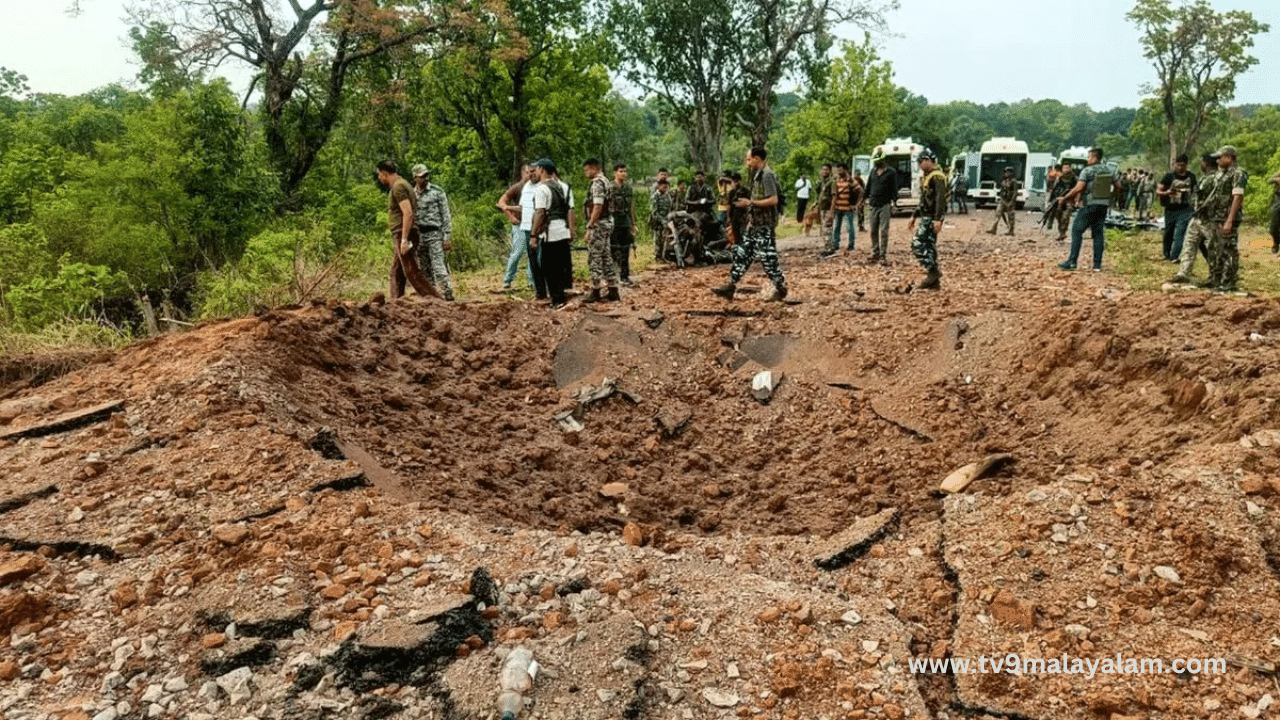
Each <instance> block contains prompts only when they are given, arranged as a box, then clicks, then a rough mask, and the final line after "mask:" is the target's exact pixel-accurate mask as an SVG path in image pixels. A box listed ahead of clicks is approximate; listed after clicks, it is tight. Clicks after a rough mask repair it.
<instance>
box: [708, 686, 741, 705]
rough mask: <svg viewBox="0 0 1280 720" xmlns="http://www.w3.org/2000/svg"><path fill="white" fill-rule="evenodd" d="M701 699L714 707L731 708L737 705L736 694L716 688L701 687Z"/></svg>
mask: <svg viewBox="0 0 1280 720" xmlns="http://www.w3.org/2000/svg"><path fill="white" fill-rule="evenodd" d="M702 699H703V700H706V701H707V702H709V703H711V704H712V705H714V706H716V707H722V708H731V707H736V706H737V705H738V702H739V701H738V696H737V694H735V693H732V692H726V691H723V690H717V689H716V688H702Z"/></svg>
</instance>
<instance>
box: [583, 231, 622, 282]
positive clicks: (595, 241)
mask: <svg viewBox="0 0 1280 720" xmlns="http://www.w3.org/2000/svg"><path fill="white" fill-rule="evenodd" d="M587 232H588V233H589V234H588V236H587V269H589V270H590V271H591V287H592V288H598V287H600V283H607V284H608V285H609V287H611V288H616V287H618V266H617V265H615V264H614V263H613V247H612V246H611V245H610V238H611V236H612V235H613V220H612V219H610V220H603V219H602V220H599V221H597V222H596V226H595V228H594V229H591V230H588V231H587Z"/></svg>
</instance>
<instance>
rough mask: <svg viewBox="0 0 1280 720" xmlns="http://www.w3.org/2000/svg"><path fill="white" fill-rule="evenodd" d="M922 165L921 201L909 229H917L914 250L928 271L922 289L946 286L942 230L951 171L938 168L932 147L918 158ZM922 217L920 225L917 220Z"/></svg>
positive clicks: (913, 243)
mask: <svg viewBox="0 0 1280 720" xmlns="http://www.w3.org/2000/svg"><path fill="white" fill-rule="evenodd" d="M916 162H917V163H918V164H919V165H920V175H921V177H920V204H919V205H917V206H916V211H915V214H913V215H912V216H911V222H910V223H909V224H908V225H907V230H909V231H910V230H914V231H915V235H913V236H912V238H911V252H912V253H914V254H915V256H916V259H917V260H919V261H920V265H921V266H922V267H924V269H925V272H926V273H928V274H927V275H926V276H925V279H924V280H923V281H922V282H921V283H920V285H919V288H920V289H921V290H937V289H939V288H940V287H941V286H942V272H941V271H940V270H939V269H938V233H940V232H942V221H943V220H944V219H945V218H946V215H947V189H948V187H949V186H950V183H948V182H947V174H946V173H944V172H942V171H941V170H939V169H938V156H937V155H934V154H933V151H932V150H929V149H928V148H926V149H924V150H922V151H921V152H920V154H919V155H918V156H917V157H916ZM917 220H922V221H921V222H920V223H919V227H917V226H916V221H917Z"/></svg>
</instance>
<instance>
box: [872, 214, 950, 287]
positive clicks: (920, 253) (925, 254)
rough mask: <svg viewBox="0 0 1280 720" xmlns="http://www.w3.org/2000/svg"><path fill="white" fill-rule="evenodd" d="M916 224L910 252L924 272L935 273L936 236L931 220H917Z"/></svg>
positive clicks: (936, 262) (936, 258) (936, 263)
mask: <svg viewBox="0 0 1280 720" xmlns="http://www.w3.org/2000/svg"><path fill="white" fill-rule="evenodd" d="M885 207H888V206H887V205H886V206H885ZM916 222H917V225H916V234H915V235H914V236H912V238H911V252H912V254H914V255H915V256H916V260H919V261H920V265H921V267H923V268H924V269H925V271H926V272H931V273H932V272H937V271H938V234H937V233H935V232H934V231H933V220H931V219H929V218H919V219H917V220H916Z"/></svg>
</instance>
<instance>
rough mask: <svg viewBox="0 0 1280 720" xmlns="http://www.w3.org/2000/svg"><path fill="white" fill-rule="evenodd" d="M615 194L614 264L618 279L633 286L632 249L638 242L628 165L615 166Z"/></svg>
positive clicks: (611, 249) (619, 164) (612, 205)
mask: <svg viewBox="0 0 1280 720" xmlns="http://www.w3.org/2000/svg"><path fill="white" fill-rule="evenodd" d="M609 192H611V193H613V197H612V198H611V202H610V208H611V209H612V210H613V237H612V238H611V240H610V251H611V252H612V253H613V263H614V265H616V266H617V267H618V278H619V279H620V280H621V281H622V284H623V285H627V286H630V285H631V247H632V246H633V245H635V242H636V209H635V192H634V191H633V190H632V189H631V183H630V182H629V181H628V180H627V165H626V163H618V164H617V165H614V166H613V185H611V186H610V187H609Z"/></svg>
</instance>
